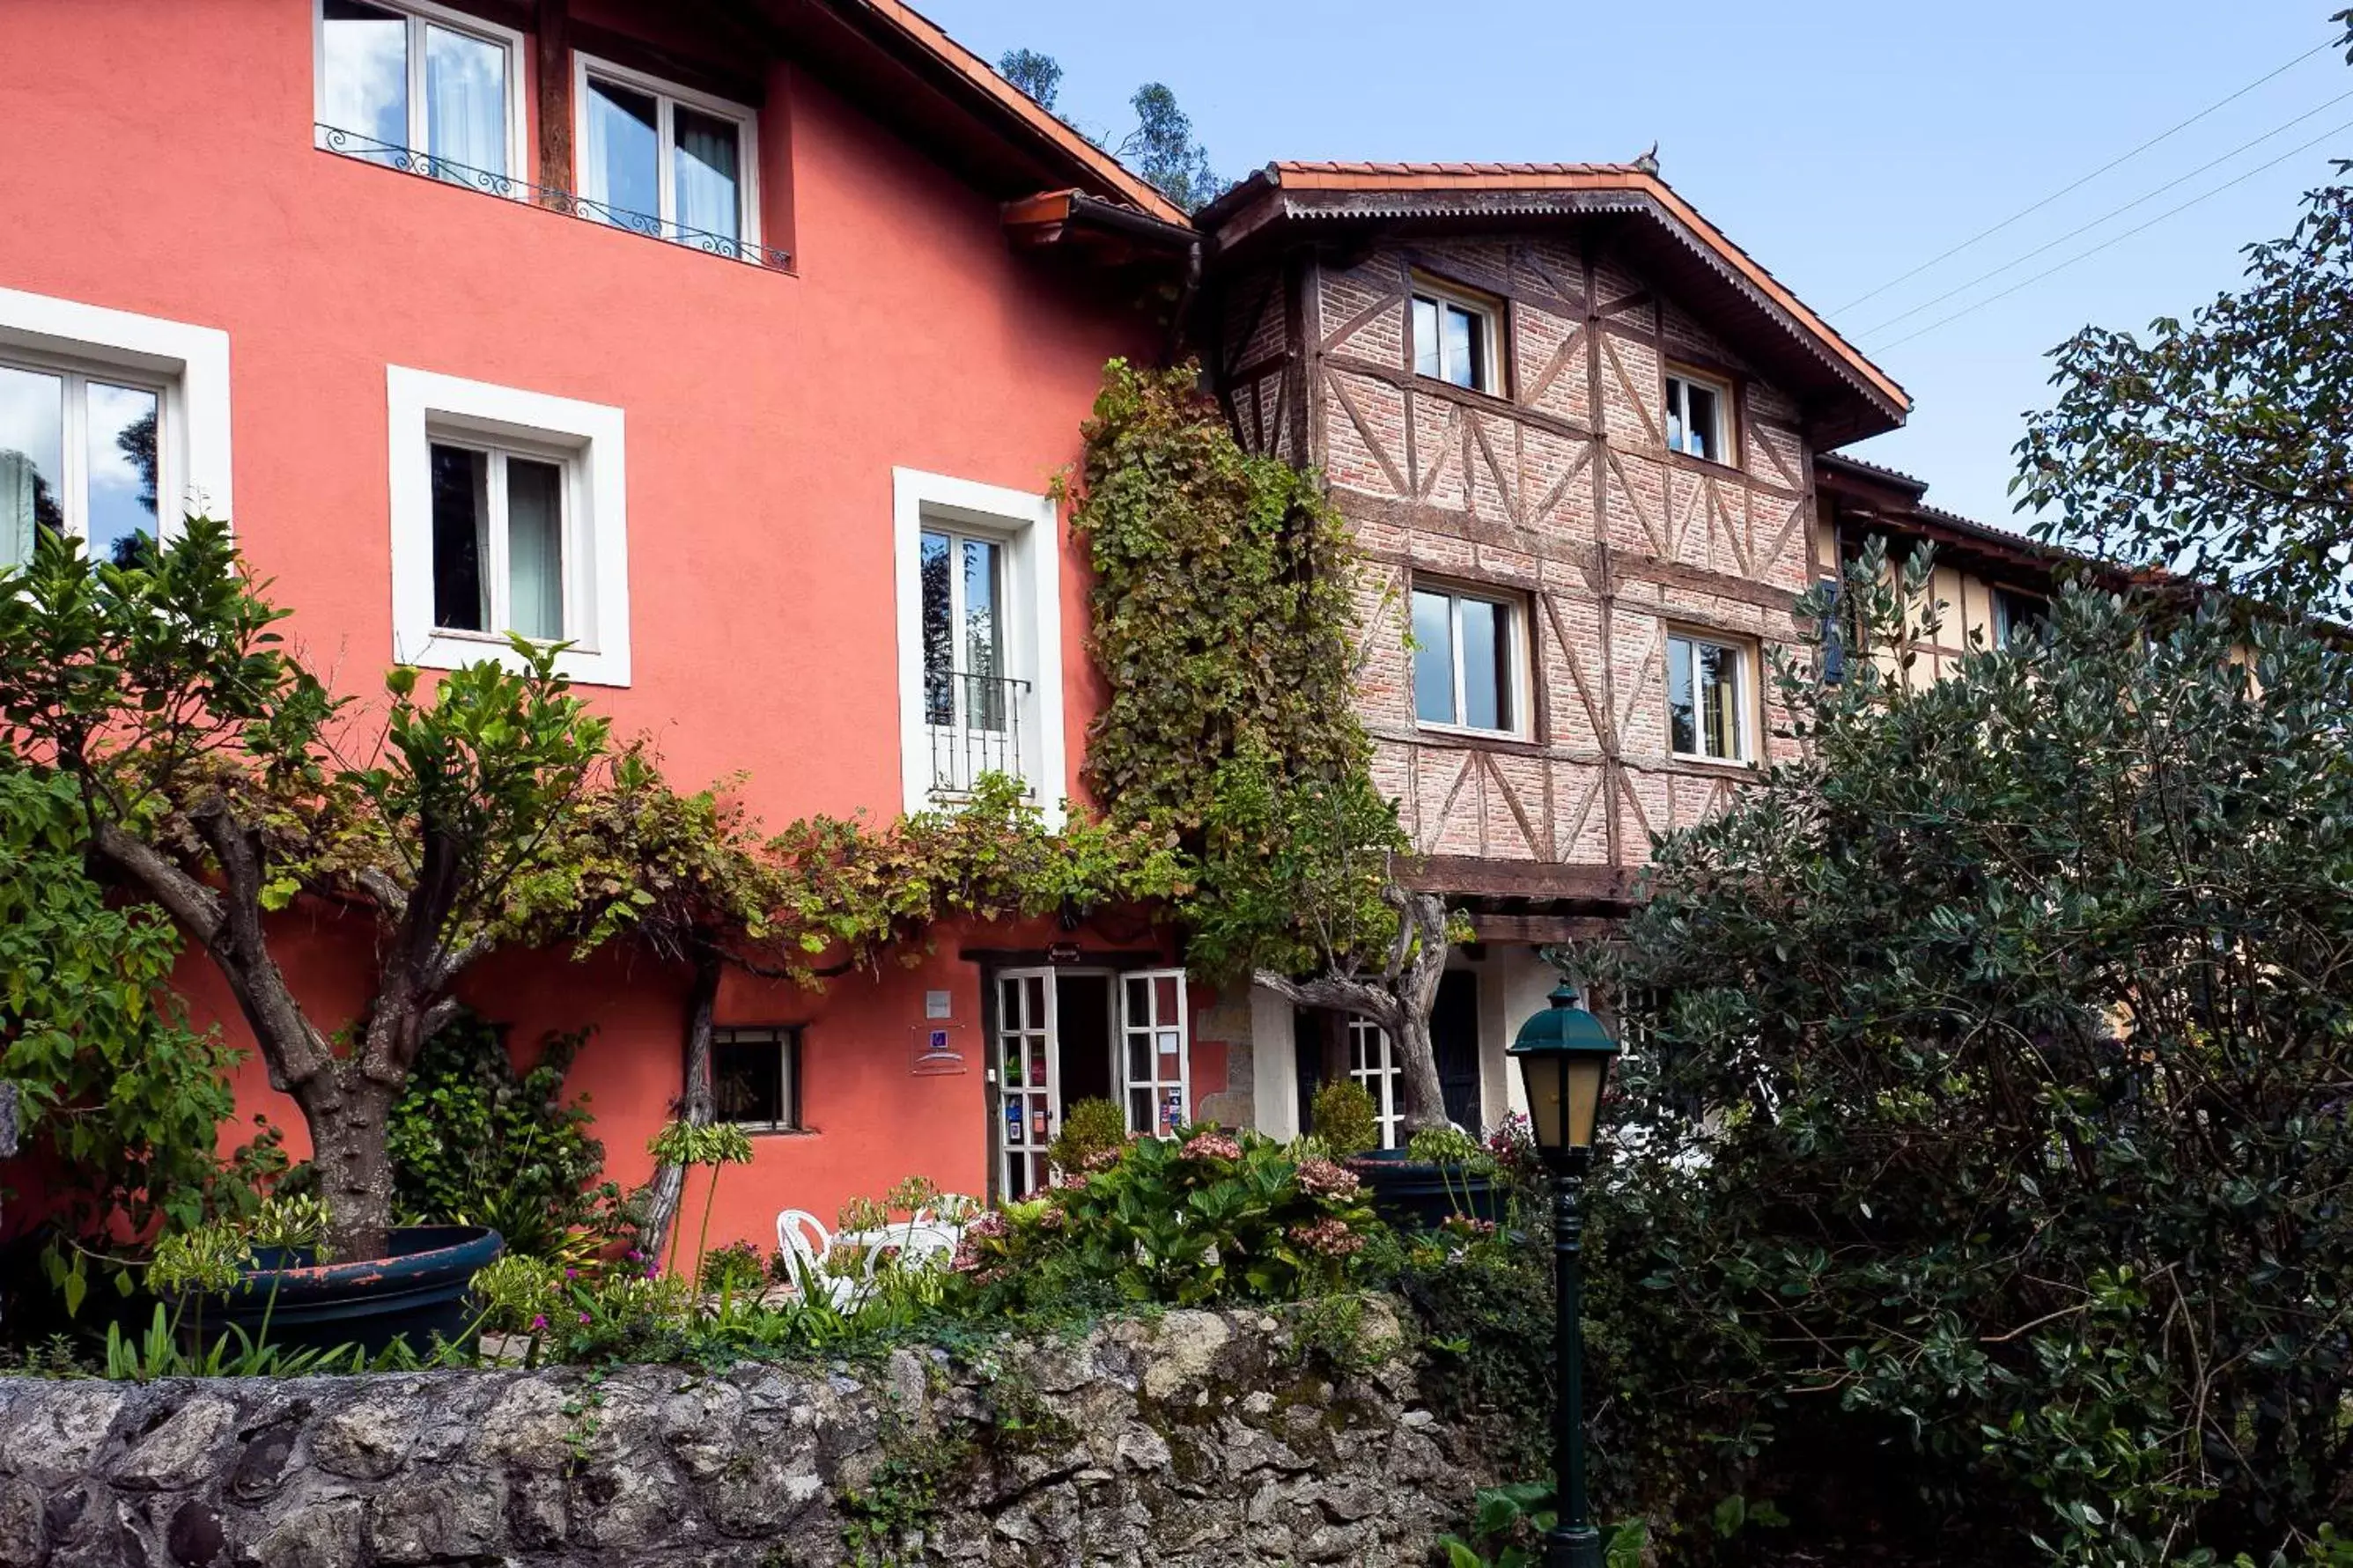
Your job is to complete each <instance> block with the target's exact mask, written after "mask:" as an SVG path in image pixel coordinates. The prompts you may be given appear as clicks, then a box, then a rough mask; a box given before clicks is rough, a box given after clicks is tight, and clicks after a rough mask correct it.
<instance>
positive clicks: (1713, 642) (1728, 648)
mask: <svg viewBox="0 0 2353 1568" xmlns="http://www.w3.org/2000/svg"><path fill="white" fill-rule="evenodd" d="M1748 658H1749V652H1748V649H1747V648H1746V647H1743V646H1742V645H1740V644H1738V643H1733V642H1724V641H1721V640H1718V639H1715V638H1711V637H1697V636H1694V635H1692V634H1689V633H1685V632H1675V633H1672V634H1670V635H1669V637H1667V745H1668V749H1669V750H1670V751H1672V752H1674V754H1675V755H1677V756H1679V757H1697V758H1701V759H1704V760H1705V761H1707V762H1713V763H1745V762H1746V761H1747V760H1748V752H1749V744H1748V730H1749V714H1748V704H1749V697H1748Z"/></svg>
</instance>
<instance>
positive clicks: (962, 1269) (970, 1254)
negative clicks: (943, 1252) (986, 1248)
mask: <svg viewBox="0 0 2353 1568" xmlns="http://www.w3.org/2000/svg"><path fill="white" fill-rule="evenodd" d="M948 1267H949V1268H954V1269H955V1271H956V1272H957V1273H959V1274H970V1273H971V1272H973V1271H974V1270H975V1269H976V1268H979V1267H980V1248H978V1247H975V1246H974V1245H973V1244H972V1243H971V1242H970V1241H969V1240H965V1241H959V1242H957V1243H956V1249H955V1258H953V1259H952V1260H951V1261H950V1262H949V1265H948Z"/></svg>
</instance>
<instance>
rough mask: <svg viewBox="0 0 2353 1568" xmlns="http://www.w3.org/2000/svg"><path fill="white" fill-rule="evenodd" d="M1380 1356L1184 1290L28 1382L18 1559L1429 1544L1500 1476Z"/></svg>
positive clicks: (321, 1567) (585, 1558)
mask: <svg viewBox="0 0 2353 1568" xmlns="http://www.w3.org/2000/svg"><path fill="white" fill-rule="evenodd" d="M1365 1329H1366V1332H1365V1333H1364V1334H1363V1335H1360V1336H1359V1338H1358V1341H1357V1342H1358V1344H1360V1345H1367V1346H1369V1347H1371V1348H1372V1349H1373V1350H1374V1351H1375V1352H1394V1351H1395V1348H1396V1345H1397V1340H1396V1339H1395V1337H1394V1330H1395V1324H1394V1321H1393V1320H1392V1319H1390V1318H1388V1314H1387V1313H1386V1312H1385V1311H1384V1310H1379V1309H1378V1308H1377V1306H1376V1308H1374V1309H1373V1310H1368V1311H1367V1312H1366V1324H1365ZM1369 1359H1370V1360H1371V1361H1372V1363H1373V1364H1371V1365H1370V1367H1369V1369H1368V1370H1365V1371H1361V1372H1358V1371H1341V1370H1335V1367H1334V1365H1333V1363H1332V1361H1331V1358H1329V1357H1328V1356H1323V1355H1314V1354H1308V1353H1305V1352H1303V1348H1302V1347H1301V1345H1300V1344H1299V1343H1298V1342H1297V1341H1296V1339H1295V1338H1294V1336H1293V1334H1292V1333H1291V1332H1290V1331H1289V1330H1288V1329H1287V1328H1285V1327H1284V1326H1283V1325H1282V1324H1281V1323H1279V1322H1278V1321H1276V1320H1275V1319H1273V1318H1269V1317H1261V1316H1257V1315H1254V1314H1245V1315H1240V1316H1236V1315H1224V1314H1216V1313H1208V1312H1172V1313H1169V1314H1167V1315H1166V1316H1165V1317H1163V1318H1161V1319H1159V1320H1157V1321H1151V1322H1119V1323H1113V1324H1110V1325H1106V1326H1104V1327H1103V1328H1100V1329H1097V1330H1096V1331H1093V1332H1092V1333H1090V1334H1088V1335H1087V1336H1085V1337H1084V1338H1083V1339H1076V1338H1074V1339H1072V1340H1071V1341H1069V1342H1041V1343H1036V1344H1028V1345H1018V1344H1012V1343H1008V1344H1007V1345H1006V1346H1005V1347H1004V1348H1003V1349H1002V1350H1001V1351H999V1352H995V1353H993V1354H992V1355H990V1356H988V1357H987V1358H984V1360H985V1361H986V1363H988V1364H983V1365H978V1366H967V1365H964V1364H955V1365H951V1364H950V1363H948V1361H947V1360H946V1358H945V1357H944V1356H941V1355H939V1354H937V1353H936V1352H934V1353H932V1354H925V1353H923V1352H915V1351H901V1352H897V1353H896V1354H894V1355H893V1356H892V1358H891V1359H890V1361H889V1363H887V1364H886V1365H881V1366H870V1367H864V1368H854V1369H853V1368H850V1367H847V1366H836V1367H833V1368H831V1369H826V1368H818V1369H815V1370H802V1369H793V1370H780V1369H776V1368H770V1367H742V1368H737V1369H735V1370H733V1371H731V1372H727V1373H716V1374H712V1373H697V1372H693V1371H688V1370H682V1369H679V1368H675V1367H631V1368H628V1369H626V1370H623V1371H619V1372H617V1373H613V1374H612V1375H610V1376H608V1377H606V1378H603V1379H597V1378H594V1377H592V1376H590V1375H589V1374H587V1373H582V1372H580V1371H577V1370H574V1369H559V1370H554V1371H544V1372H535V1373H525V1372H519V1371H518V1372H479V1373H477V1372H451V1373H424V1374H417V1375H397V1374H385V1375H378V1376H369V1377H318V1378H295V1379H287V1380H266V1379H219V1380H209V1381H207V1380H198V1379H177V1380H173V1381H168V1382H164V1383H157V1384H146V1385H138V1384H118V1383H101V1382H94V1381H93V1382H50V1381H42V1380H36V1379H14V1378H11V1379H0V1568H84V1565H88V1568H96V1565H99V1564H104V1565H106V1568H115V1565H117V1564H132V1565H136V1568H166V1565H174V1568H211V1565H215V1564H234V1565H237V1568H372V1565H375V1564H380V1563H382V1564H391V1563H404V1564H423V1563H450V1564H454V1563H469V1564H476V1563H579V1564H596V1565H605V1564H612V1565H619V1564H624V1563H626V1564H630V1565H632V1568H638V1565H649V1568H650V1565H681V1568H682V1565H684V1564H689V1563H694V1564H703V1563H710V1564H722V1563H724V1564H744V1565H745V1568H753V1565H757V1568H786V1565H792V1564H819V1563H825V1564H830V1563H848V1562H852V1561H855V1560H857V1553H856V1552H854V1551H853V1548H854V1547H856V1546H858V1545H859V1544H860V1543H861V1542H862V1543H863V1555H864V1557H865V1558H866V1560H867V1561H870V1562H873V1563H889V1562H905V1563H918V1562H921V1563H958V1564H990V1565H995V1564H1013V1563H1050V1564H1064V1563H1069V1564H1080V1563H1088V1564H1092V1563H1105V1564H1127V1565H1136V1568H1141V1565H1144V1564H1152V1565H1155V1568H1187V1565H1199V1568H1208V1565H1210V1564H1241V1563H1251V1564H1256V1563H1265V1564H1276V1563H1347V1564H1358V1563H1363V1564H1409V1563H1410V1564H1421V1563H1427V1562H1429V1561H1430V1541H1431V1539H1432V1538H1433V1537H1434V1536H1435V1535H1436V1534H1437V1533H1438V1532H1440V1531H1443V1530H1445V1529H1448V1528H1451V1527H1452V1526H1453V1525H1455V1524H1456V1523H1457V1522H1458V1521H1461V1519H1462V1518H1463V1517H1464V1514H1465V1512H1466V1508H1467V1503H1468V1500H1469V1498H1470V1494H1471V1491H1472V1486H1473V1484H1474V1481H1476V1480H1481V1479H1486V1478H1485V1477H1483V1476H1482V1475H1481V1474H1480V1472H1479V1468H1478V1462H1477V1458H1476V1456H1475V1455H1472V1454H1471V1453H1468V1452H1466V1451H1465V1445H1464V1444H1463V1443H1462V1442H1461V1441H1460V1440H1459V1439H1458V1438H1457V1437H1456V1436H1454V1435H1452V1434H1451V1433H1450V1432H1449V1431H1448V1430H1447V1429H1446V1428H1445V1427H1444V1426H1443V1425H1442V1424H1440V1422H1438V1421H1437V1420H1436V1419H1435V1418H1434V1416H1433V1415H1432V1414H1431V1413H1430V1411H1429V1410H1427V1409H1425V1408H1423V1407H1421V1405H1419V1402H1418V1398H1417V1388H1416V1384H1415V1379H1414V1373H1413V1371H1412V1369H1411V1367H1410V1366H1409V1365H1408V1364H1406V1363H1404V1362H1402V1361H1400V1360H1399V1359H1398V1358H1397V1357H1396V1356H1395V1355H1394V1354H1393V1353H1386V1354H1383V1353H1377V1354H1376V1355H1374V1356H1373V1357H1371V1358H1369Z"/></svg>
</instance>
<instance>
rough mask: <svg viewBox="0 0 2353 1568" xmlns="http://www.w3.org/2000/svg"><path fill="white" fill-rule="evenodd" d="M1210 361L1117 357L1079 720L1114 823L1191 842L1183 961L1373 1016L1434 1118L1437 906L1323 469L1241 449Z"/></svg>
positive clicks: (1442, 933) (1106, 404)
mask: <svg viewBox="0 0 2353 1568" xmlns="http://www.w3.org/2000/svg"><path fill="white" fill-rule="evenodd" d="M1198 381H1199V370H1198V367H1196V366H1193V365H1184V366H1179V367H1177V368H1176V369H1174V370H1166V371H1155V370H1145V369H1139V368H1137V367H1135V366H1134V365H1131V364H1129V363H1127V362H1125V361H1124V360H1113V362H1112V363H1111V364H1110V365H1109V366H1108V367H1106V369H1105V372H1104V378H1103V391H1102V393H1101V395H1098V397H1097V398H1096V400H1095V406H1094V414H1093V417H1092V418H1091V419H1089V420H1088V421H1087V424H1086V426H1085V427H1084V431H1083V434H1084V436H1085V440H1086V455H1085V458H1084V461H1083V464H1082V468H1081V472H1080V479H1079V483H1078V484H1077V485H1076V486H1075V487H1073V488H1074V490H1075V495H1074V500H1075V501H1076V505H1075V507H1074V509H1073V510H1072V514H1071V523H1072V527H1073V528H1074V529H1075V530H1076V531H1077V532H1078V534H1079V536H1080V537H1081V538H1082V539H1083V540H1084V541H1085V542H1086V544H1087V546H1088V550H1089V553H1090V556H1091V559H1092V564H1093V567H1094V572H1095V584H1094V590H1093V598H1092V632H1093V644H1094V653H1095V658H1096V659H1097V661H1098V663H1099V664H1100V666H1101V668H1102V669H1103V674H1104V677H1105V678H1106V679H1107V681H1108V683H1109V685H1110V689H1111V696H1110V700H1109V701H1108V702H1107V703H1106V704H1105V705H1104V707H1103V710H1102V712H1101V713H1100V714H1099V715H1098V716H1097V717H1096V720H1095V721H1094V725H1093V728H1092V730H1091V731H1089V733H1088V745H1087V771H1088V776H1089V779H1090V782H1091V783H1092V785H1093V786H1094V788H1095V790H1096V791H1097V793H1098V794H1099V795H1101V797H1102V798H1103V801H1104V802H1105V803H1106V808H1107V809H1108V811H1109V813H1110V815H1111V819H1112V821H1113V824H1114V825H1131V824H1136V823H1143V822H1153V823H1158V824H1162V825H1164V826H1172V827H1173V828H1174V829H1175V832H1176V837H1177V839H1178V842H1179V843H1180V844H1181V845H1182V846H1183V847H1184V850H1185V852H1186V853H1187V856H1188V857H1190V858H1191V859H1192V860H1193V861H1194V862H1195V864H1196V867H1197V874H1196V876H1195V878H1194V879H1193V882H1194V885H1193V888H1192V890H1191V891H1190V892H1189V893H1188V894H1187V897H1186V898H1185V899H1184V900H1183V901H1182V903H1181V904H1180V906H1179V908H1180V912H1181V914H1182V916H1183V918H1184V920H1185V921H1186V923H1187V927H1188V928H1189V931H1190V943H1189V946H1188V948H1187V961H1188V963H1191V964H1192V965H1193V966H1194V967H1195V968H1197V969H1198V970H1200V971H1202V972H1204V973H1208V974H1210V975H1212V976H1213V977H1217V978H1220V979H1226V980H1239V979H1243V978H1248V979H1250V980H1252V981H1254V982H1255V983H1256V984H1261V985H1264V986H1266V987H1268V988H1269V989H1271V990H1273V991H1275V992H1277V993H1279V994H1282V995H1285V996H1288V997H1290V998H1291V999H1292V1000H1293V1001H1294V1002H1297V1003H1299V1004H1301V1005H1307V1006H1322V1007H1335V1008H1340V1009H1343V1010H1345V1011H1347V1012H1350V1013H1355V1014H1358V1015H1361V1016H1366V1017H1369V1018H1372V1019H1374V1020H1375V1021H1376V1022H1377V1023H1379V1024H1380V1025H1381V1026H1383V1027H1384V1028H1386V1029H1388V1032H1389V1035H1390V1037H1391V1038H1392V1039H1393V1040H1395V1041H1396V1042H1397V1043H1398V1047H1399V1063H1400V1068H1401V1069H1402V1070H1401V1075H1400V1076H1401V1079H1402V1089H1403V1100H1404V1110H1405V1119H1406V1122H1407V1125H1408V1127H1409V1128H1418V1127H1421V1126H1427V1125H1430V1124H1432V1123H1435V1122H1440V1121H1443V1120H1444V1118H1445V1111H1444V1107H1443V1104H1442V1101H1441V1099H1440V1092H1439V1084H1438V1068H1437V1063H1436V1058H1435V1057H1434V1055H1433V1054H1432V1052H1431V1049H1430V1003H1431V1002H1432V1000H1434V998H1435V997H1436V995H1437V990H1438V981H1439V977H1440V973H1441V972H1442V971H1443V969H1444V968H1445V963H1446V944H1447V940H1448V937H1449V935H1450V930H1449V926H1450V921H1449V919H1448V914H1447V910H1446V907H1445V905H1444V903H1443V902H1442V901H1441V900H1440V899H1439V898H1438V897H1437V896H1436V895H1434V894H1431V893H1428V892H1423V891H1419V890H1417V889H1413V888H1411V887H1410V886H1409V885H1408V882H1407V880H1406V877H1405V872H1406V871H1407V869H1408V867H1407V860H1408V857H1409V850H1410V845H1409V843H1408V841H1407V839H1406V837H1405V835H1404V833H1403V832H1402V830H1401V829H1400V827H1399V826H1398V817H1397V808H1396V804H1395V802H1393V801H1391V800H1389V799H1387V798H1385V797H1384V796H1383V795H1381V793H1380V791H1379V790H1378V789H1377V787H1376V785H1375V784H1374V781H1373V778H1372V773H1371V761H1372V746H1371V742H1370V741H1369V739H1368V738H1367V737H1366V733H1365V729H1364V725H1363V723H1362V722H1361V721H1359V720H1358V718H1357V716H1356V708H1355V703H1354V697H1355V685H1356V671H1357V662H1356V640H1355V635H1354V628H1355V622H1356V609H1355V597H1354V592H1353V587H1352V583H1353V573H1352V562H1351V555H1350V550H1351V540H1350V537H1349V532H1348V529H1347V525H1346V523H1345V521H1344V520H1343V519H1342V518H1341V516H1340V514H1339V512H1338V511H1337V510H1335V508H1334V507H1333V505H1332V504H1331V502H1330V500H1328V499H1327V498H1326V497H1325V495H1324V486H1323V481H1322V479H1321V477H1320V476H1319V475H1317V474H1315V473H1313V472H1310V471H1305V470H1302V469H1298V468H1292V467H1291V466H1290V465H1289V464H1287V463H1284V462H1282V461H1281V460H1280V459H1278V458H1271V457H1264V456H1260V455H1257V454H1253V453H1250V452H1246V451H1244V450H1243V449H1242V448H1241V446H1240V443H1238V442H1237V441H1236V440H1235V439H1234V437H1233V432H1232V431H1231V429H1229V427H1228V426H1227V424H1226V422H1225V420H1224V418H1223V417H1222V416H1220V415H1219V411H1218V409H1217V407H1216V405H1214V404H1212V403H1211V402H1210V401H1209V400H1208V399H1207V398H1205V397H1203V396H1202V395H1201V394H1200V392H1199V390H1198Z"/></svg>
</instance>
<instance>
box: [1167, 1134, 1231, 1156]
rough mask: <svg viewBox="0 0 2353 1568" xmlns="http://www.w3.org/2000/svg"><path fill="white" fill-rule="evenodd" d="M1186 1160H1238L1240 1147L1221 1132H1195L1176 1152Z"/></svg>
mask: <svg viewBox="0 0 2353 1568" xmlns="http://www.w3.org/2000/svg"><path fill="white" fill-rule="evenodd" d="M1178 1152H1180V1153H1182V1154H1183V1155H1184V1156H1185V1158H1187V1160H1239V1159H1240V1158H1241V1157H1242V1146H1241V1145H1240V1144H1239V1143H1237V1142H1234V1141H1233V1140H1232V1139H1230V1138H1229V1137H1227V1136H1226V1135H1225V1134H1224V1133H1222V1132H1196V1133H1195V1134H1193V1136H1192V1137H1191V1138H1189V1139H1187V1141H1186V1143H1185V1147H1184V1148H1183V1149H1182V1150H1180V1151H1178Z"/></svg>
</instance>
